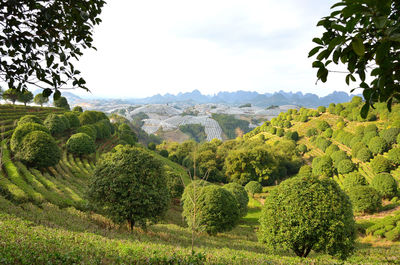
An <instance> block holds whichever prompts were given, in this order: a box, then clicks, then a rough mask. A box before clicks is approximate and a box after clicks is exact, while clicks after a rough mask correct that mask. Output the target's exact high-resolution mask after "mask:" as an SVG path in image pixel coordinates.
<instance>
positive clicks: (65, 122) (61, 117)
mask: <svg viewBox="0 0 400 265" xmlns="http://www.w3.org/2000/svg"><path fill="white" fill-rule="evenodd" d="M58 117H60V119H61V120H62V122H63V123H64V128H65V130H68V129H69V128H71V125H70V123H69V119H68V118H67V117H66V116H65V115H64V114H59V115H58Z"/></svg>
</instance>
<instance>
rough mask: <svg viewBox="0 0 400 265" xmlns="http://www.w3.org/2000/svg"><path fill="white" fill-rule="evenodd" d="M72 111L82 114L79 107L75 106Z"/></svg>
mask: <svg viewBox="0 0 400 265" xmlns="http://www.w3.org/2000/svg"><path fill="white" fill-rule="evenodd" d="M72 111H76V112H83V109H82V107H81V106H75V107H74V108H73V109H72Z"/></svg>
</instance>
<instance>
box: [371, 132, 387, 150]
mask: <svg viewBox="0 0 400 265" xmlns="http://www.w3.org/2000/svg"><path fill="white" fill-rule="evenodd" d="M387 147H388V146H387V143H386V141H385V140H384V139H382V138H381V137H379V136H375V137H374V138H372V139H371V140H369V143H368V148H369V150H371V152H372V153H373V154H375V155H377V154H383V152H385V151H386V149H387Z"/></svg>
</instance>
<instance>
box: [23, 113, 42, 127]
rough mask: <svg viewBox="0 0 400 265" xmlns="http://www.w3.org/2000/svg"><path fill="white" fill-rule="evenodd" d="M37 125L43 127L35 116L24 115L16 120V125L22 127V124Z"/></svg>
mask: <svg viewBox="0 0 400 265" xmlns="http://www.w3.org/2000/svg"><path fill="white" fill-rule="evenodd" d="M31 122H33V123H37V124H40V125H43V121H42V120H41V119H40V118H39V117H38V116H35V115H24V116H22V117H21V118H20V119H19V120H18V125H22V124H24V123H31Z"/></svg>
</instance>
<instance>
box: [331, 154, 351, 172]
mask: <svg viewBox="0 0 400 265" xmlns="http://www.w3.org/2000/svg"><path fill="white" fill-rule="evenodd" d="M331 158H332V162H333V165H334V166H335V167H336V168H337V167H338V165H339V163H340V162H341V161H342V160H345V159H349V157H348V156H347V153H346V152H345V151H343V150H339V151H335V152H333V153H332V155H331Z"/></svg>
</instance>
